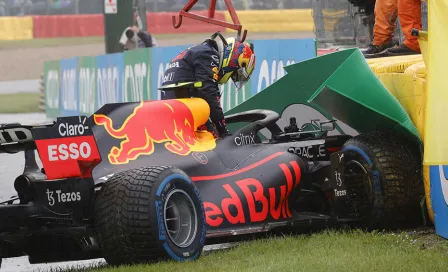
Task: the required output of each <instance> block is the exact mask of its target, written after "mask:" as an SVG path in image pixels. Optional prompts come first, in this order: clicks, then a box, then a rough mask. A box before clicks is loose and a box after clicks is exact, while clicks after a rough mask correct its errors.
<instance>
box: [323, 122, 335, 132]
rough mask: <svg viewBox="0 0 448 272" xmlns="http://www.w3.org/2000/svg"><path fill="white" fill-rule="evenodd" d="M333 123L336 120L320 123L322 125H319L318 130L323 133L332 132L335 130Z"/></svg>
mask: <svg viewBox="0 0 448 272" xmlns="http://www.w3.org/2000/svg"><path fill="white" fill-rule="evenodd" d="M335 122H336V120H334V121H329V122H322V123H320V129H321V130H322V131H323V132H328V131H333V130H335V128H336V125H335Z"/></svg>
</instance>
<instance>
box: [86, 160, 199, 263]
mask: <svg viewBox="0 0 448 272" xmlns="http://www.w3.org/2000/svg"><path fill="white" fill-rule="evenodd" d="M95 206H96V207H95V227H96V229H97V232H98V235H99V240H100V244H101V247H102V250H103V254H104V258H105V259H106V261H107V263H109V264H111V265H122V264H134V263H147V262H151V261H160V260H170V259H172V260H176V261H181V262H182V261H187V260H195V259H197V258H199V256H200V255H201V252H202V249H203V247H204V243H205V234H206V223H205V214H204V207H203V204H202V200H201V197H200V195H199V192H198V190H197V189H196V187H195V186H194V184H193V183H192V182H191V180H190V178H189V177H188V176H187V175H186V174H185V173H184V172H183V171H181V170H179V169H177V168H174V167H164V166H163V167H147V168H141V169H133V170H129V171H125V172H122V173H119V174H116V175H114V176H112V178H110V179H109V180H108V181H107V182H106V183H105V185H104V186H103V187H102V189H101V191H100V193H99V196H98V199H97V201H96V205H95Z"/></svg>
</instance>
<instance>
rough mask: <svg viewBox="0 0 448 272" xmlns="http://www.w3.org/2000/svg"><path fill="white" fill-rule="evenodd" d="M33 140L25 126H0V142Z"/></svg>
mask: <svg viewBox="0 0 448 272" xmlns="http://www.w3.org/2000/svg"><path fill="white" fill-rule="evenodd" d="M32 140H33V134H32V133H31V131H30V130H29V129H27V128H0V144H10V143H23V142H29V141H32Z"/></svg>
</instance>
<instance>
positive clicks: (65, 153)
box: [48, 142, 92, 161]
mask: <svg viewBox="0 0 448 272" xmlns="http://www.w3.org/2000/svg"><path fill="white" fill-rule="evenodd" d="M90 155H92V147H90V144H89V143H87V142H82V143H81V144H80V145H79V146H78V144H77V143H71V144H69V145H67V144H60V145H48V160H49V161H58V160H61V161H66V160H68V159H69V158H70V159H72V160H77V159H79V158H83V159H87V158H89V157H90Z"/></svg>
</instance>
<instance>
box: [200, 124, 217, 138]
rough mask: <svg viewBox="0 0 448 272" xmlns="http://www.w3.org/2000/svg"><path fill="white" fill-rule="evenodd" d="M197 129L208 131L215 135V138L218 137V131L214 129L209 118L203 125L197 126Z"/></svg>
mask: <svg viewBox="0 0 448 272" xmlns="http://www.w3.org/2000/svg"><path fill="white" fill-rule="evenodd" d="M198 130H206V131H208V132H210V133H211V134H212V135H213V137H215V139H217V138H218V137H219V135H218V131H217V130H216V128H215V126H214V125H213V123H212V121H210V119H208V120H207V122H206V123H205V124H204V125H202V126H200V127H198Z"/></svg>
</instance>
